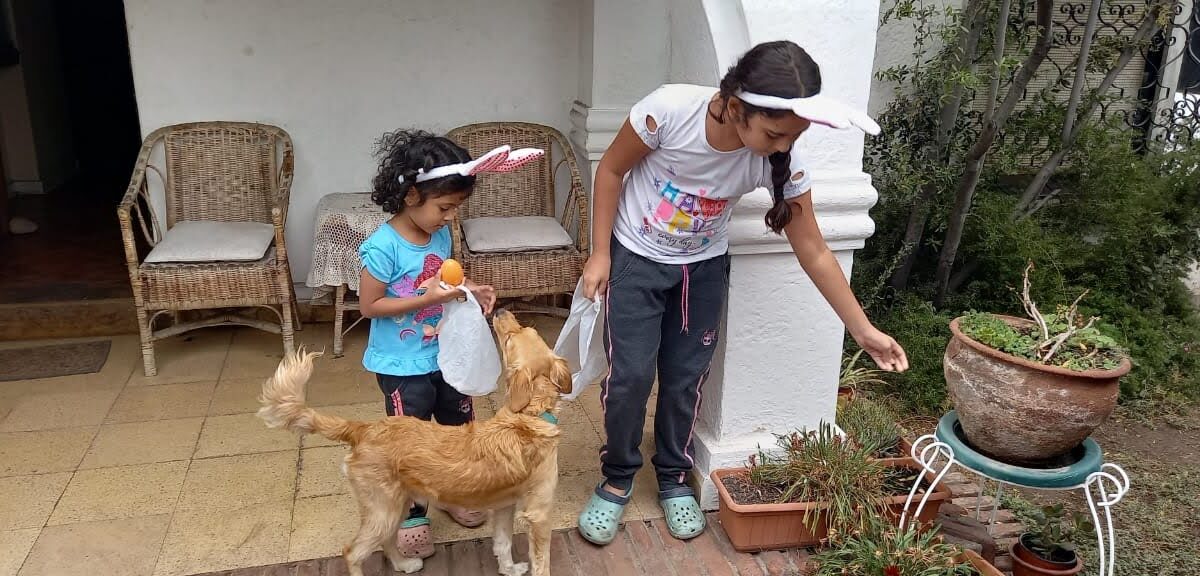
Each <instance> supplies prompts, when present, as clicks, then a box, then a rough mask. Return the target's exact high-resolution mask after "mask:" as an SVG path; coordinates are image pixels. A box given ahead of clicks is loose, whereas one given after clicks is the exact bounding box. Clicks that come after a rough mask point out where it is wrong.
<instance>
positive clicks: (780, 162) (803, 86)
mask: <svg viewBox="0 0 1200 576" xmlns="http://www.w3.org/2000/svg"><path fill="white" fill-rule="evenodd" d="M738 91H745V92H752V93H754V94H762V95H765V96H778V97H780V98H807V97H809V96H814V95H816V94H817V93H818V92H820V91H821V68H820V67H819V66H817V63H816V62H814V61H813V59H812V57H811V56H809V55H808V52H805V51H804V49H803V48H801V47H800V46H797V45H796V43H794V42H790V41H788V40H779V41H775V42H764V43H762V44H759V45H757V46H755V47H753V48H751V49H750V51H749V52H746V53H745V54H744V55H742V57H741V58H740V59H738V61H737V64H734V65H733V67H731V68H730V69H729V72H727V73H726V74H725V77H724V78H722V79H721V87H720V93H721V100H722V102H724V103H728V102H729V99H730V98H734V97H736V96H735V95H736V94H737V93H738ZM742 106H743V107H744V108H745V110H746V115H745V117H744V118H743V119H742V120H743V122H745V121H748V119H749V117H750V116H754V115H755V114H763V115H766V116H769V117H771V118H778V117H780V116H783V115H785V114H791V112H790V111H788V110H775V109H771V108H762V107H759V106H752V105H750V104H747V103H746V102H742ZM713 118H716V120H717V121H718V122H721V123H722V124H723V123H725V107H724V106H722V107H721V113H720V114H719V115H718V114H714V115H713ZM791 156H792V151H791V150H790V149H789V150H788V151H787V152H776V153H774V154H771V155H770V156H768V157H767V159H768V160H769V161H770V162H771V184H772V188H773V189H772V191H771V193H772V198H773V199H774V200H775V205H774V206H772V207H771V209H770V210H769V211H768V212H767V216H766V218H765V220H766V223H767V227H768V228H770V229H771V231H772V232H775V233H776V234H778V233H779V232H780V231H781V230H783V227H784V226H787V225H788V222H791V221H792V209H791V207H790V206H788V203H787V202H786V201H784V199H783V186H784V185H785V184H787V179H788V177H789V176H791V173H790V172H791Z"/></svg>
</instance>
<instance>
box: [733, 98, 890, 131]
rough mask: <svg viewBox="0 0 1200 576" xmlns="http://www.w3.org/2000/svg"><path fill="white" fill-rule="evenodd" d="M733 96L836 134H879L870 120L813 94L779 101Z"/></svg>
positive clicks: (830, 99) (877, 128)
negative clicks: (856, 131) (786, 112)
mask: <svg viewBox="0 0 1200 576" xmlns="http://www.w3.org/2000/svg"><path fill="white" fill-rule="evenodd" d="M735 96H737V97H738V98H739V99H741V100H742V101H743V102H745V103H747V104H750V105H752V106H759V107H761V108H771V109H773V110H790V111H792V113H793V114H795V115H797V116H799V117H801V118H804V119H807V120H809V121H812V122H816V123H817V124H824V125H825V126H829V127H830V128H837V129H838V130H846V129H848V128H858V129H859V130H862V131H863V132H866V133H867V134H870V135H872V136H875V135H877V134H879V124H876V123H875V121H874V120H872V119H871V117H870V116H867V115H866V114H864V113H862V112H859V111H858V110H855V109H853V108H851V107H849V106H847V105H845V104H842V103H841V102H839V101H837V100H834V99H833V98H829V97H828V96H822V95H820V94H817V95H816V96H809V97H807V98H780V97H778V96H765V95H763V94H755V93H753V92H738V93H737V94H735Z"/></svg>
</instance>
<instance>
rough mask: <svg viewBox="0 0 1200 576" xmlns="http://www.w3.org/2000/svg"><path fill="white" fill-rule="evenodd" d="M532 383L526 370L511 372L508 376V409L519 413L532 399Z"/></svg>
mask: <svg viewBox="0 0 1200 576" xmlns="http://www.w3.org/2000/svg"><path fill="white" fill-rule="evenodd" d="M532 387H533V383H532V382H530V381H529V371H528V370H513V371H512V372H509V374H508V409H509V410H512V411H513V412H520V411H522V410H524V409H525V407H526V406H528V405H529V402H530V400H532V398H533V390H532Z"/></svg>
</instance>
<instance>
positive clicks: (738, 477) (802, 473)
mask: <svg viewBox="0 0 1200 576" xmlns="http://www.w3.org/2000/svg"><path fill="white" fill-rule="evenodd" d="M777 448H778V451H777V452H776V453H771V452H767V451H764V450H761V449H760V450H759V451H758V453H757V454H754V455H753V456H751V457H750V459H749V463H748V464H749V465H748V466H746V467H744V468H726V469H720V470H714V471H713V472H712V480H713V483H714V484H716V487H717V492H718V495H719V498H720V510H719V517H720V520H721V525H722V527H723V528H724V529H725V532H726V534H728V536H729V540H730V542H731V543H732V544H733V547H734V548H735V549H737V550H740V551H757V550H773V549H780V548H792V547H797V546H814V545H817V544H820V543H821V542H822V541H823V540H825V539H826V538H827V537H828V535H829V533H830V531H833V532H834V533H838V532H842V533H847V532H851V531H853V530H856V529H860V528H861V527H862V524H861V523H862V522H863V521H864V520H863V519H864V518H866V517H867V516H869V515H871V513H878V514H881V515H884V516H886V517H889V518H891V519H897V518H898V517H899V515H900V513H901V512H902V511H903V507H904V503H905V500H906V498H907V496H908V491H909V489H910V488H911V486H912V483H913V482H914V481H916V479H917V477H918V476H920V475H921V467H920V466H919V465H917V463H916V462H913V461H912V460H911V459H900V458H897V459H889V460H880V459H876V458H874V457H873V455H872V453H871V451H870V450H869V449H867V448H864V447H862V446H861V445H859V444H858V443H857V442H854V441H852V440H850V439H848V438H845V437H843V436H841V435H840V434H838V433H837V432H836V431H835V429H834V427H833V426H832V425H830V424H828V423H822V424H821V426H820V427H819V430H817V431H813V432H793V433H791V434H786V435H779V436H777ZM949 497H950V492H949V490H948V489H947V488H945V487H944V486H942V487H939V489H938V490H937V492H935V493H934V494H931V495H930V499H929V503H928V504H926V506H925V509H924V510H923V511H922V514H921V517H920V518H919V519H918V520H919V521H920V523H921V525H926V524H928V523H930V522H932V520H933V519H934V518H936V517H937V511H938V508H939V507H940V506H941V503H942V502H943V501H945V500H946V499H948V498H949Z"/></svg>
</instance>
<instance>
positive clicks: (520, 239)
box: [462, 216, 574, 253]
mask: <svg viewBox="0 0 1200 576" xmlns="http://www.w3.org/2000/svg"><path fill="white" fill-rule="evenodd" d="M462 227H463V236H466V241H467V248H468V249H470V250H471V251H472V252H481V253H487V252H533V251H538V250H556V249H559V248H566V247H568V246H571V245H572V244H574V241H573V240H571V235H570V234H567V231H566V230H563V227H562V225H561V224H559V223H558V221H557V220H555V219H554V218H550V217H547V216H513V217H507V218H504V217H494V216H489V217H484V218H471V219H470V220H465V221H463V223H462Z"/></svg>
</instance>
